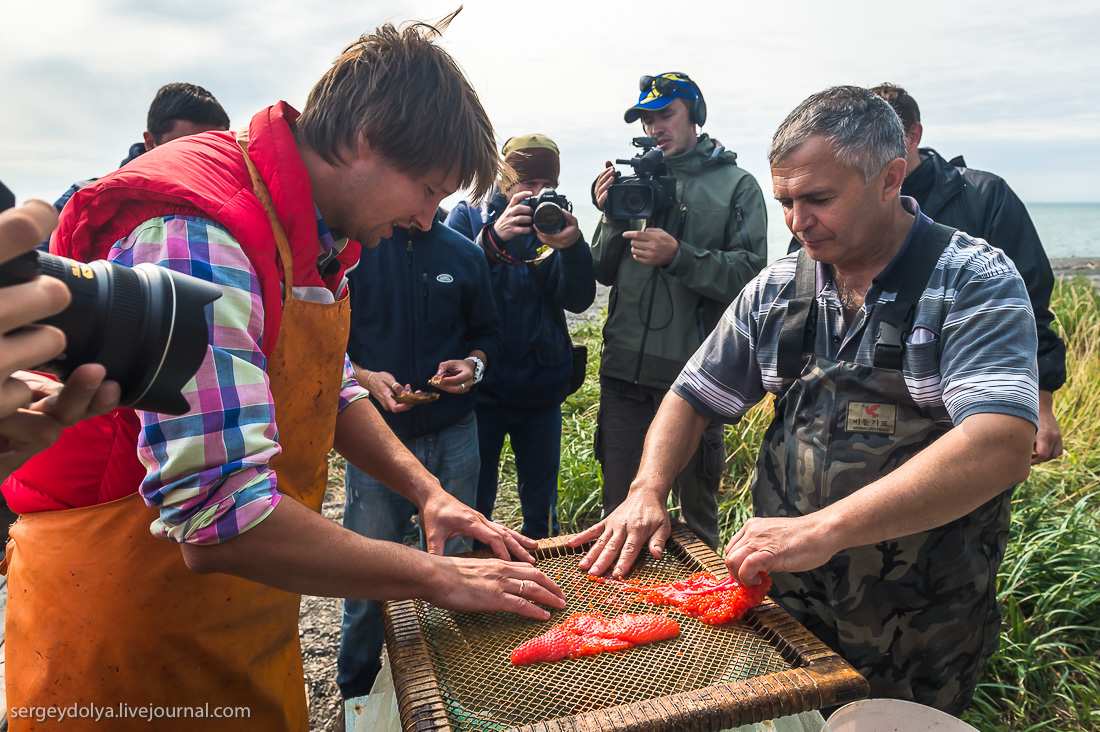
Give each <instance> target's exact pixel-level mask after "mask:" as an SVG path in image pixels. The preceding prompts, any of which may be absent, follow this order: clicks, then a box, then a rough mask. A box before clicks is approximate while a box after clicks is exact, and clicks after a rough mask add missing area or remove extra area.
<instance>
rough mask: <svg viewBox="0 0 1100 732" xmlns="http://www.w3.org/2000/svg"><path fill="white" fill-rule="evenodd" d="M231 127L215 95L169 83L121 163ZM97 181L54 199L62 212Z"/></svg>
mask: <svg viewBox="0 0 1100 732" xmlns="http://www.w3.org/2000/svg"><path fill="white" fill-rule="evenodd" d="M228 129H229V115H228V114H226V113H225V110H224V109H222V105H221V104H219V103H218V100H217V99H215V98H214V95H213V94H211V93H210V92H208V91H206V89H203V88H202V87H201V86H196V85H195V84H186V83H183V82H179V83H174V84H165V85H164V86H162V87H161V88H160V89H158V90H157V94H156V96H155V97H153V103H152V104H150V105H149V114H148V116H147V117H146V121H145V133H144V134H143V139H142V141H141V142H135V143H134V144H133V145H131V146H130V149H129V151H127V153H126V157H124V158H123V159H122V162H120V163H119V164H118V166H119V167H120V168H121V167H122V166H123V165H126V163H128V162H130V161H131V160H133V159H134V158H136V157H138V156H139V155H141V154H142V153H144V152H146V151H148V150H152V149H153V148H154V147H156V146H157V145H163V144H164V143H166V142H169V141H171V140H175V139H177V138H180V137H186V136H188V135H197V134H199V133H200V132H207V131H209V130H228ZM96 180H98V178H88V179H87V180H81V181H77V182H76V183H73V184H72V185H71V186H70V187H69V190H67V191H65V192H64V193H63V194H61V198H59V199H57V200H56V201H54V204H53V205H54V208H56V209H57V210H58V211H60V210H61V209H62V208H64V207H65V204H66V203H68V201H69V199H70V198H72V197H73V194H74V193H76V192H77V191H79V190H80V189H81V188H83V187H84V186H86V185H88V184H89V183H92V182H93V181H96Z"/></svg>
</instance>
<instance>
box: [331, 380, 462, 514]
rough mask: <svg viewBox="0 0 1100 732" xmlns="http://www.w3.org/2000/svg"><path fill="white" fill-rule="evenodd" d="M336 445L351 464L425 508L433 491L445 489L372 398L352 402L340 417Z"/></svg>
mask: <svg viewBox="0 0 1100 732" xmlns="http://www.w3.org/2000/svg"><path fill="white" fill-rule="evenodd" d="M334 447H335V448H336V451H337V452H338V453H340V454H341V455H343V456H344V457H345V458H346V459H347V461H348V462H349V463H351V464H352V465H354V466H355V467H357V468H359V469H360V470H362V471H363V472H364V473H366V474H367V475H369V476H371V477H372V478H374V479H375V480H377V481H378V482H380V483H382V484H383V485H385V486H387V487H389V488H391V489H392V490H395V491H397V492H398V493H400V494H401V495H403V496H404V497H405V498H408V499H409V500H410V501H412V502H413V503H414V504H416V505H417V506H418V507H421V508H423V506H424V501H425V499H426V498H427V496H428V495H430V494H431V493H432V492H434V491H438V490H442V488H440V486H439V481H438V480H436V479H435V478H434V477H433V476H432V474H431V473H429V472H428V471H427V469H425V468H424V466H423V465H421V464H420V461H419V460H417V459H416V457H415V456H414V455H413V454H412V453H411V452H409V450H408V448H406V447H405V445H404V444H402V442H401V440H399V439H397V436H396V435H394V434H393V431H392V430H391V429H390V428H389V426H388V425H387V424H386V423H385V421H384V420H383V419H382V416H381V415H380V414H379V413H378V410H377V409H376V408H375V407H374V405H373V404H371V402H370V400H369V399H359V400H358V401H355V402H352V403H351V404H349V405H348V406H347V407H346V408H345V409H344V410H343V411H341V412H340V414H339V416H337V418H336V438H335V440H334Z"/></svg>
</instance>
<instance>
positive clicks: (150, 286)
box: [0, 251, 221, 414]
mask: <svg viewBox="0 0 1100 732" xmlns="http://www.w3.org/2000/svg"><path fill="white" fill-rule="evenodd" d="M38 274H42V275H45V276H47V277H53V278H55V279H58V280H61V281H62V282H64V283H65V285H66V287H68V288H69V293H70V294H71V295H72V302H71V303H69V306H68V307H67V308H65V310H63V311H62V312H60V313H58V314H57V315H54V316H52V317H49V318H46V319H43V320H41V321H39V322H40V323H41V324H43V325H52V326H54V327H55V328H58V329H59V330H61V332H63V333H64V334H65V343H66V345H65V353H63V354H62V355H61V356H59V357H58V358H56V359H54V360H53V361H50V362H48V363H46V364H42V365H41V366H40V367H39V368H40V369H41V370H43V371H48V372H50V373H53V374H56V375H57V376H59V377H61V378H62V379H64V378H66V377H67V376H68V375H69V374H70V373H72V371H73V370H74V369H75V368H76V367H77V366H80V365H82V364H85V363H98V364H102V365H103V366H104V368H106V369H107V378H108V379H113V380H115V381H117V382H118V383H119V386H120V387H121V391H122V397H121V400H120V403H121V404H122V406H125V407H131V408H133V409H141V410H146V411H150V412H163V413H165V414H184V413H186V412H187V411H188V409H189V408H190V407H189V406H188V404H187V400H186V399H184V397H183V395H182V394H181V393H180V390H181V389H182V388H183V387H184V385H185V384H186V383H187V382H188V381H190V380H191V377H192V376H194V375H195V372H196V371H197V370H198V368H199V366H200V365H201V364H202V360H203V358H205V356H206V348H207V346H208V345H209V340H208V339H209V334H208V328H207V319H206V317H205V313H204V308H205V307H206V305H207V304H209V303H211V302H213V301H214V300H217V299H218V298H219V297H221V288H219V287H218V286H217V285H213V284H211V283H209V282H206V281H205V280H200V279H198V278H195V277H190V276H188V275H185V274H181V273H179V272H173V271H172V270H170V269H166V268H164V267H158V266H156V265H153V264H139V265H137V266H136V267H132V268H131V267H125V266H123V265H120V264H114V263H113V262H107V261H105V260H99V261H95V262H88V263H84V262H77V261H76V260H73V259H67V258H65V257H57V256H54V255H52V254H44V253H40V252H34V251H32V252H28V253H27V254H24V255H22V256H21V257H18V258H16V259H14V260H12V261H10V262H7V263H6V264H4V265H3V266H0V287H2V286H7V285H11V284H16V283H19V282H26V281H28V280H30V279H32V278H33V277H34V276H35V275H38Z"/></svg>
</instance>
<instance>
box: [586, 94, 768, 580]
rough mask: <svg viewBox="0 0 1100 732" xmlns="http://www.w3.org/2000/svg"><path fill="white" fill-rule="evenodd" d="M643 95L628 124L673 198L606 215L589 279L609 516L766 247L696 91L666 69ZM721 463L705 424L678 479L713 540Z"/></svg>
mask: <svg viewBox="0 0 1100 732" xmlns="http://www.w3.org/2000/svg"><path fill="white" fill-rule="evenodd" d="M640 90H641V93H640V94H639V96H638V103H637V104H635V105H634V106H633V107H631V108H630V109H628V110H627V111H626V114H625V119H626V121H627V122H628V123H629V122H633V121H635V120H637V119H641V121H642V129H643V131H644V132H645V134H646V135H647V136H650V137H655V138H657V145H658V146H659V147H660V149H661V150H662V151H663V152H664V162H665V165H666V166H667V167H668V172H669V174H670V175H671V176H673V177H674V178H675V181H676V200H675V202H674V204H673V205H671V206H667V207H666V208H665V209H664V210H662V211H660V212H658V213H657V214H656V215H655V216H654V217H653V218H652V219H650V220H649V221H646V222H642V221H627V220H620V219H610V218H608V217H607V215H606V214H605V215H604V216H603V217H602V218H601V220H600V223H599V225H598V226H597V228H596V234H595V236H594V237H593V243H592V257H593V263H594V269H595V272H596V279H597V280H598V281H599V282H601V283H602V284H605V285H609V286H610V287H611V288H612V292H611V298H610V307H609V309H608V313H607V323H606V325H605V326H604V330H603V335H604V344H603V351H602V355H601V358H600V415H599V420H598V426H597V428H596V457H597V459H599V461H600V465H601V466H602V468H603V478H604V484H603V505H604V514H605V515H607V514H610V513H611V512H612V511H613V510H614V509H615V507H616V506H618V505H619V504H620V503H622V502H623V500H624V499H625V498H626V495H627V492H628V490H629V489H630V483H631V481H632V480H633V479H634V475H635V473H637V471H638V464H639V461H640V460H641V456H642V445H643V444H644V442H645V436H646V431H647V430H648V429H649V424H650V421H651V420H652V419H653V416H654V415H655V414H656V413H657V407H658V406H659V405H660V403H661V400H662V399H663V398H664V395H665V393H666V392H667V391H668V388H669V386H670V385H671V384H672V382H673V380H674V379H675V378H676V376H677V375H678V374H679V373H680V369H681V368H683V366H684V364H685V363H686V362H687V360H688V359H689V358H690V357H691V355H692V354H693V353H695V351H696V349H698V348H699V346H700V344H701V343H702V342H703V340H704V339H705V338H706V337H707V335H709V334H710V332H711V330H713V329H714V327H715V325H717V323H718V321H719V319H720V318H721V316H722V313H723V312H724V311H725V309H726V306H727V305H729V304H730V302H732V301H733V299H734V297H736V296H737V294H738V293H739V292H740V291H741V288H742V287H744V286H745V283H747V282H748V281H749V280H750V279H752V278H753V277H754V276H755V275H756V273H757V272H759V271H760V269H761V267H763V266H764V261H765V257H766V254H767V214H766V212H765V210H764V197H763V195H762V194H761V193H760V186H759V185H757V183H756V180H755V179H754V178H753V177H752V176H751V175H749V174H748V173H746V172H745V171H743V170H741V169H740V168H738V167H737V155H736V154H735V153H733V152H730V151H729V150H726V149H725V148H724V147H723V146H722V144H721V143H719V142H718V141H717V140H715V139H713V138H711V137H709V136H707V135H706V134H701V135H700V134H699V132H698V127H701V126H702V125H703V123H704V122H706V119H707V106H706V102H705V101H704V100H703V93H702V91H701V90H700V89H699V86H698V85H697V84H696V83H695V82H694V81H692V80H691V79H690V78H688V76H687V75H686V74H681V73H666V74H661V75H659V76H643V77H642V79H641V83H640ZM614 176H615V170H614V168H612V166H611V163H610V162H608V163H607V164H606V167H605V168H604V170H603V172H602V173H600V175H599V177H598V178H597V179H596V183H595V185H594V187H593V197H594V199H595V201H596V205H597V206H598V207H599V208H600V209H601V210H603V208H604V203H605V202H606V200H607V190H608V188H609V187H610V186H611V184H612V183H614V182H615V177H614ZM643 224H644V225H643ZM724 458H725V446H724V442H723V436H722V425H720V424H718V423H712V424H710V425H708V427H707V429H706V431H705V432H704V434H703V439H702V442H701V444H700V446H699V448H698V450H696V451H695V454H694V455H693V456H692V458H691V461H690V462H689V463H688V464H687V467H686V468H684V470H683V471H682V472H681V473H680V475H679V477H678V478H677V479H676V486H675V491H676V495H677V498H678V502H679V504H680V506H681V507H682V511H683V514H682V515H683V519H684V521H685V522H686V523H687V525H688V526H689V527H690V528H691V530H692V531H694V532H695V533H696V534H697V535H698V536H699V538H701V539H702V540H703V541H705V542H706V543H707V544H709V545H710V546H712V547H717V545H718V498H717V496H718V485H719V482H720V481H721V477H722V469H723V467H724V463H725V460H724ZM604 569H606V568H604Z"/></svg>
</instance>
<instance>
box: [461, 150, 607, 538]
mask: <svg viewBox="0 0 1100 732" xmlns="http://www.w3.org/2000/svg"><path fill="white" fill-rule="evenodd" d="M503 153H504V156H505V158H504V159H505V162H507V163H508V164H509V165H510V166H511V167H512V169H513V170H514V171H515V179H516V182H515V183H513V184H511V185H508V184H505V183H502V184H501V185H503V186H504V190H503V192H502V191H501V186H497V189H496V190H495V191H494V192H493V198H492V200H491V201H490V202H489V203H488V204H487V205H485V206H483V207H481V208H473V207H471V206H470V205H469V204H467V203H466V202H465V201H463V202H462V203H460V204H458V205H457V206H455V209H454V210H453V211H452V212H451V213H450V215H449V216H448V217H447V224H448V225H449V226H452V227H454V228H455V229H457V230H458V231H459V232H460V233H462V234H465V235H466V236H468V237H470V238H473V239H476V240H477V242H478V243H479V244H480V245H481V248H482V249H483V250H484V251H485V257H486V258H487V259H488V261H489V271H490V275H491V281H492V286H493V298H494V299H495V301H496V305H497V312H498V313H499V315H500V319H501V331H502V336H503V341H504V350H503V352H502V354H501V361H500V363H499V364H498V365H497V368H495V369H494V370H493V372H492V373H491V374H490V375H489V378H488V379H486V381H485V384H484V385H483V386H482V388H481V394H480V395H479V397H478V405H477V424H478V441H479V443H480V446H479V449H480V453H481V475H480V477H479V478H478V487H477V505H476V506H475V508H477V510H478V511H481V512H482V513H483V514H485V516H487V517H489V516H492V513H493V506H494V504H495V503H496V497H497V478H498V475H499V472H498V466H499V462H500V452H501V450H502V449H503V447H504V438H505V436H506V435H507V436H509V439H510V442H511V445H512V452H513V453H514V454H515V457H516V476H517V480H518V492H519V499H520V508H521V510H522V512H523V527H522V528H521V530H520V531H521V533H522V534H524V535H525V536H528V537H531V538H533V539H544V538H546V537H548V536H552V535H555V534H557V531H558V521H557V505H558V470H559V468H560V463H561V404H562V402H563V401H565V398H566V396H568V386H569V380H570V375H571V373H572V362H573V349H572V347H571V340H570V338H569V336H568V333H567V330H568V329H567V327H566V323H565V314H564V313H563V312H562V311H563V309H564V310H569V311H570V312H574V313H580V312H583V311H584V310H586V309H587V308H588V306H589V305H591V304H592V301H593V300H594V299H595V298H596V281H595V279H594V277H593V274H592V254H591V252H590V251H589V249H588V244H586V243H585V241H584V237H583V236H581V232H580V229H579V228H577V220H576V219H575V218H574V217H573V215H572V214H571V213H569V212H568V211H563V212H562V214H563V217H564V228H562V229H561V230H560V231H558V232H557V233H554V234H546V233H543V232H541V231H536V230H535V229H534V227H533V226H532V213H533V211H532V210H531V207H530V206H527V205H526V204H524V203H523V201H524V199H526V198H528V197H530V196H537V195H539V193H540V192H542V191H543V189H547V188H556V187H557V185H558V172H559V170H560V158H559V153H558V146H557V145H556V144H554V141H553V140H551V139H550V138H548V137H546V136H545V135H540V134H530V135H521V136H518V137H513V138H511V139H509V140H508V142H506V143H505V144H504V149H503Z"/></svg>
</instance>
